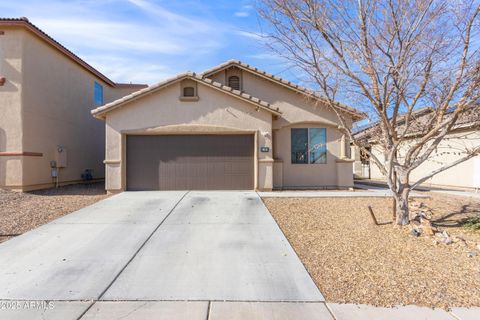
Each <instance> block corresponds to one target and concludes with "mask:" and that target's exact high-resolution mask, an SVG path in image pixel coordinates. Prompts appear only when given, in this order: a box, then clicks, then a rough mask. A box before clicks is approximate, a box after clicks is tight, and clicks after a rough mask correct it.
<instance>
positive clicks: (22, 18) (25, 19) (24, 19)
mask: <svg viewBox="0 0 480 320" xmlns="http://www.w3.org/2000/svg"><path fill="white" fill-rule="evenodd" d="M19 19H20V20H23V21H27V22H29V21H28V18H27V17H20V18H19Z"/></svg>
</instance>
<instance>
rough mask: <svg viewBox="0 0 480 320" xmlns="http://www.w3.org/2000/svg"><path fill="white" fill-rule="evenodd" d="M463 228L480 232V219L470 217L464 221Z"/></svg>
mask: <svg viewBox="0 0 480 320" xmlns="http://www.w3.org/2000/svg"><path fill="white" fill-rule="evenodd" d="M463 226H464V227H465V228H468V229H472V230H475V231H479V230H480V217H470V218H467V219H465V220H464V221H463Z"/></svg>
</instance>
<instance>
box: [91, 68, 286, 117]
mask: <svg viewBox="0 0 480 320" xmlns="http://www.w3.org/2000/svg"><path fill="white" fill-rule="evenodd" d="M185 79H190V80H194V81H197V82H198V83H201V84H204V85H206V86H208V87H210V88H214V89H216V90H219V91H221V92H223V93H226V94H229V95H231V96H233V97H235V98H237V99H240V100H243V101H246V102H248V103H251V104H253V105H255V106H257V107H259V108H260V109H263V110H266V111H268V112H271V113H272V114H274V115H281V112H280V111H279V109H278V108H276V107H273V106H272V105H270V103H268V102H266V101H263V100H260V99H258V98H255V97H253V96H251V95H249V94H247V93H244V92H241V91H239V90H234V89H232V88H230V87H227V86H224V85H222V84H221V83H218V82H215V81H213V80H211V79H208V78H203V77H201V76H199V75H197V74H195V73H193V72H185V73H181V74H179V75H177V76H175V77H173V78H170V79H167V80H164V81H162V82H159V83H157V84H154V85H151V86H149V87H148V88H145V89H142V90H139V91H136V92H133V93H131V94H129V95H127V96H125V97H123V98H121V99H118V100H115V101H113V102H110V103H107V104H105V105H103V106H101V107H98V108H96V109H94V110H92V111H91V113H92V114H93V116H94V117H96V118H98V119H105V114H106V113H107V112H110V111H112V110H114V109H117V108H119V107H121V106H123V105H125V104H127V103H129V102H131V101H134V100H137V99H139V98H142V97H144V96H146V95H148V94H151V93H154V92H156V91H158V90H160V89H163V88H165V87H167V86H169V85H171V84H174V83H177V82H179V81H181V80H185Z"/></svg>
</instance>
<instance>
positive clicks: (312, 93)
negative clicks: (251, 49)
mask: <svg viewBox="0 0 480 320" xmlns="http://www.w3.org/2000/svg"><path fill="white" fill-rule="evenodd" d="M230 66H239V67H241V68H244V69H247V70H249V71H251V72H253V73H257V74H260V75H262V76H264V77H266V78H269V79H271V80H274V81H276V82H279V83H281V84H282V85H284V86H286V87H289V88H291V89H293V90H297V91H299V92H301V93H303V94H305V95H309V96H312V97H314V98H316V99H320V100H323V101H325V100H326V99H327V98H326V97H324V96H321V95H319V94H318V93H316V92H315V91H313V90H311V89H308V88H306V87H304V86H301V85H298V84H296V83H294V82H292V81H289V80H286V79H283V78H281V77H279V76H276V75H274V74H271V73H269V72H266V71H264V70H261V69H259V68H257V67H255V66H252V65H250V64H248V63H245V62H242V61H240V60H235V59H230V60H227V61H226V62H223V63H221V64H219V65H217V66H215V67H212V68H210V69H207V70H205V71H203V72H201V73H200V75H202V76H203V77H208V76H209V75H210V74H212V73H214V72H218V71H221V70H222V69H226V68H228V67H230ZM336 103H337V104H338V106H339V107H340V108H342V109H344V110H345V111H347V112H350V113H353V114H355V115H356V116H358V117H363V116H364V114H363V113H362V112H360V111H358V110H357V109H355V108H353V107H350V106H347V105H345V104H342V103H340V102H336Z"/></svg>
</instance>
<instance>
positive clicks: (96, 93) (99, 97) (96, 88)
mask: <svg viewBox="0 0 480 320" xmlns="http://www.w3.org/2000/svg"><path fill="white" fill-rule="evenodd" d="M93 101H94V103H95V106H97V107H98V106H101V105H103V86H102V85H101V84H100V83H98V82H97V81H95V82H94V84H93Z"/></svg>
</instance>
